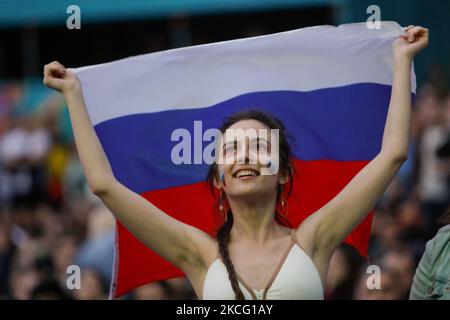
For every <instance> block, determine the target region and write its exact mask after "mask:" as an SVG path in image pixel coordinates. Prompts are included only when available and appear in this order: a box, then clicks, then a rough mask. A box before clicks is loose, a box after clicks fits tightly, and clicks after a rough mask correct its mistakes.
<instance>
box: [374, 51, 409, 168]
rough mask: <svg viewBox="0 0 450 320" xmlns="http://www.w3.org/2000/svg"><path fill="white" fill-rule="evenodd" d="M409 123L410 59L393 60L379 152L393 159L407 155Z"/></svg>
mask: <svg viewBox="0 0 450 320" xmlns="http://www.w3.org/2000/svg"><path fill="white" fill-rule="evenodd" d="M410 121H411V59H410V58H408V57H398V58H395V62H394V72H393V82H392V92H391V100H390V103H389V110H388V114H387V118H386V124H385V127H384V134H383V142H382V145H381V152H384V153H386V154H388V155H389V156H391V157H393V158H394V159H399V160H404V159H406V157H407V155H408V145H409V134H410Z"/></svg>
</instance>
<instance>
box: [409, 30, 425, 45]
mask: <svg viewBox="0 0 450 320" xmlns="http://www.w3.org/2000/svg"><path fill="white" fill-rule="evenodd" d="M427 31H428V29H426V28H422V27H420V26H417V27H412V28H411V29H409V30H408V31H407V37H408V39H407V40H408V41H409V42H414V41H415V40H416V38H417V37H418V36H420V35H422V34H425V33H426V32H427Z"/></svg>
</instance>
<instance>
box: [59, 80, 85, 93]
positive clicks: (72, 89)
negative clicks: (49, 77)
mask: <svg viewBox="0 0 450 320" xmlns="http://www.w3.org/2000/svg"><path fill="white" fill-rule="evenodd" d="M62 93H63V94H64V96H73V95H80V94H81V83H80V81H79V80H78V79H75V80H73V81H71V82H70V83H69V84H67V85H66V86H65V87H64V88H63V89H62Z"/></svg>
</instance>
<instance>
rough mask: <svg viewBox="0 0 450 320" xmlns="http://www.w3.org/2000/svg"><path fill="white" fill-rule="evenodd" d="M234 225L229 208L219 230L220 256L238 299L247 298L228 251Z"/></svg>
mask: <svg viewBox="0 0 450 320" xmlns="http://www.w3.org/2000/svg"><path fill="white" fill-rule="evenodd" d="M232 227H233V214H232V213H231V210H228V213H227V220H226V222H225V223H224V224H223V225H222V227H221V228H220V229H219V230H218V231H217V240H218V243H219V252H220V256H221V257H222V259H223V262H224V264H225V267H226V268H227V272H228V278H229V279H230V282H231V287H232V288H233V291H234V294H235V297H236V300H245V297H244V294H243V293H242V290H241V288H240V287H239V282H238V278H237V273H236V271H235V270H234V265H233V262H231V259H230V255H229V253H228V243H229V242H230V232H231V228H232Z"/></svg>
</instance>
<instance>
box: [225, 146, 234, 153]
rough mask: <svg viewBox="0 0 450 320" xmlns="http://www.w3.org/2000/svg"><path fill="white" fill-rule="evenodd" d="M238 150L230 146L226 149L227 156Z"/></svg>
mask: <svg viewBox="0 0 450 320" xmlns="http://www.w3.org/2000/svg"><path fill="white" fill-rule="evenodd" d="M235 150H236V147H235V146H234V145H229V146H227V147H225V154H232V153H234V151H235Z"/></svg>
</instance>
